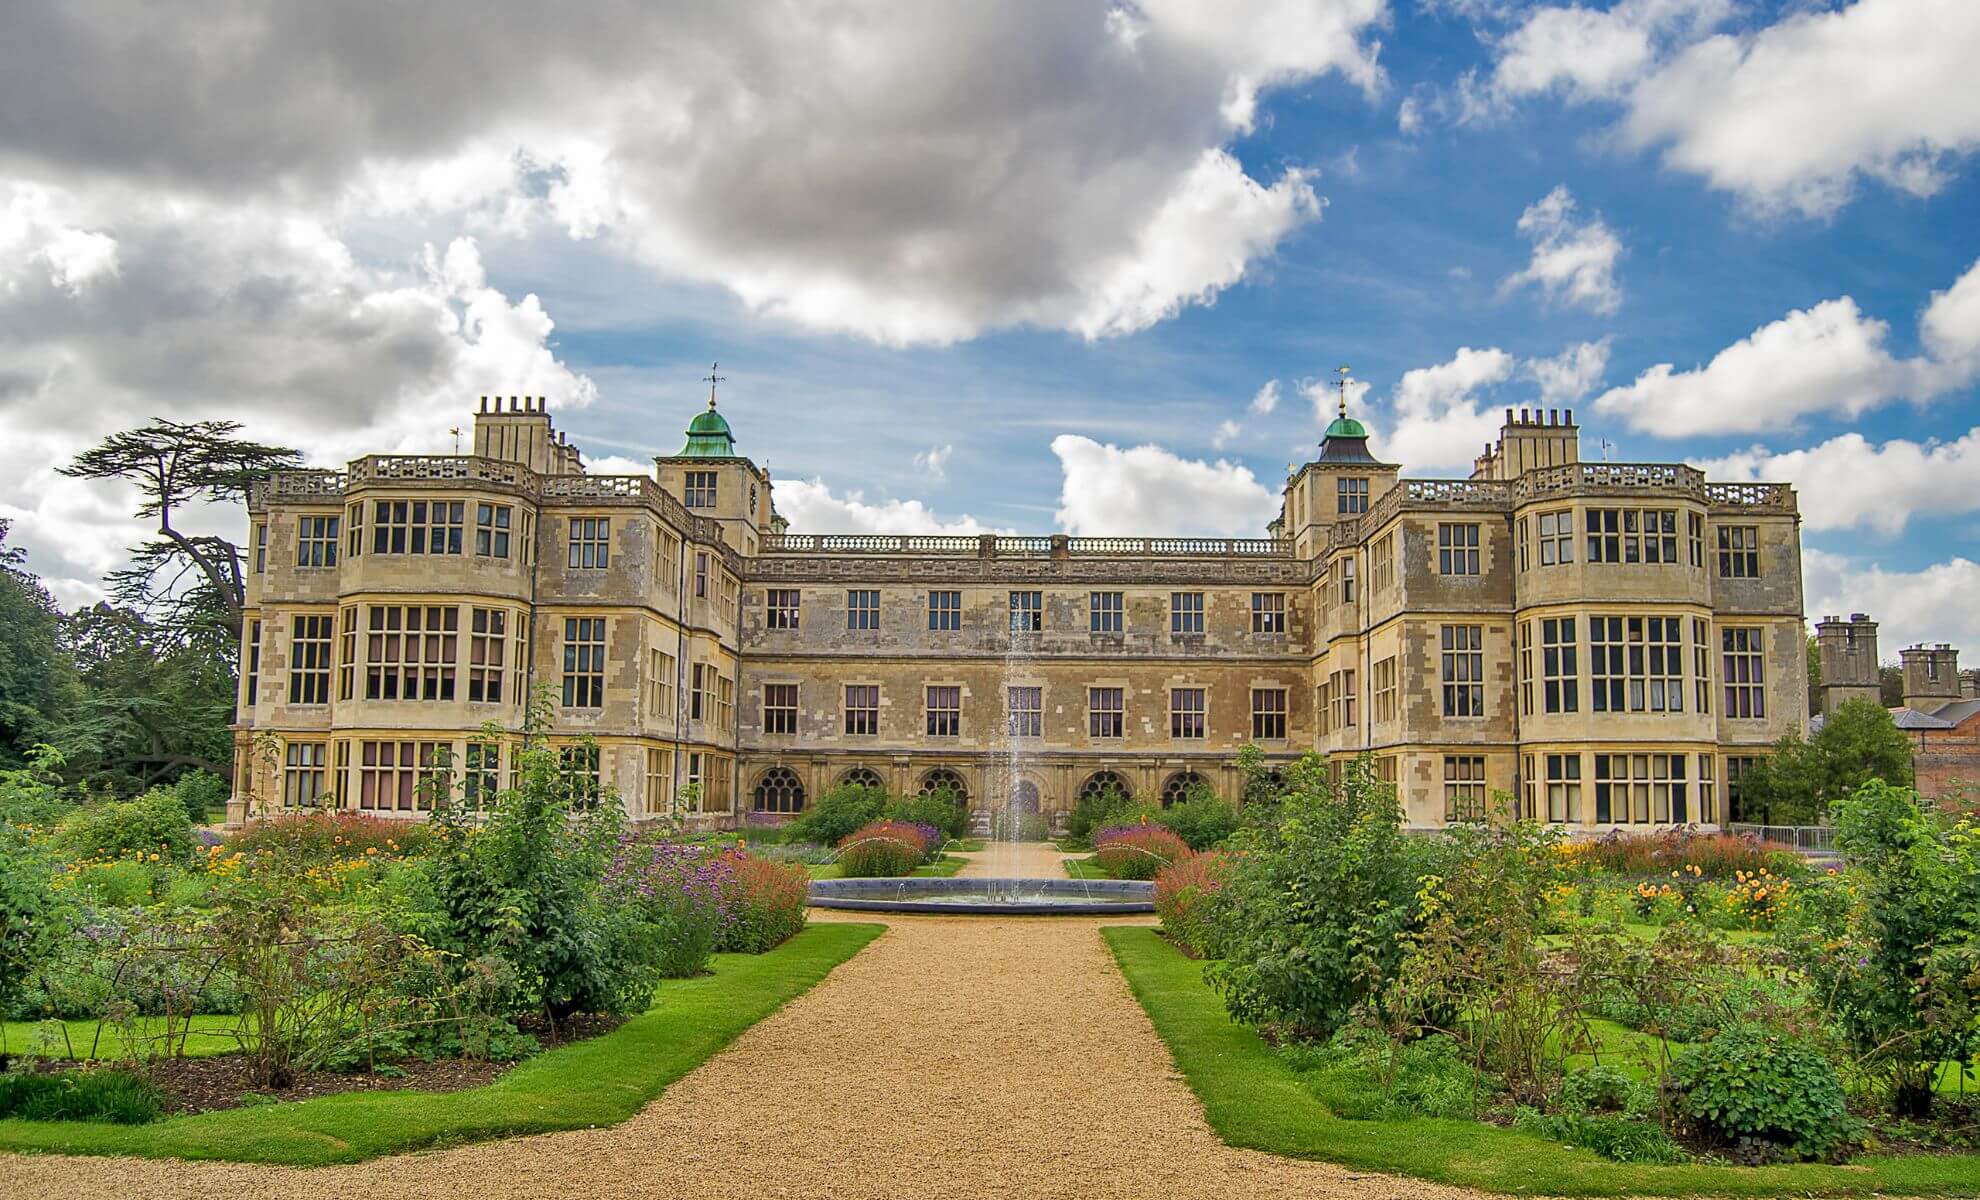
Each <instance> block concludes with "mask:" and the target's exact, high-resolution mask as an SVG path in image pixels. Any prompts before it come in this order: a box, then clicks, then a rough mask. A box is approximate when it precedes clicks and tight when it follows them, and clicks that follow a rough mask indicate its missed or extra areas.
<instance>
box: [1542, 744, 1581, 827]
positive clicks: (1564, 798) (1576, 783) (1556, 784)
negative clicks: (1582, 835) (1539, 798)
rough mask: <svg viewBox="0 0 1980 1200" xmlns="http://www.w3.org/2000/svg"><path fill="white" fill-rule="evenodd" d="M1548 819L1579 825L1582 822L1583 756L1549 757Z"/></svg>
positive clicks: (1563, 755) (1562, 755)
mask: <svg viewBox="0 0 1980 1200" xmlns="http://www.w3.org/2000/svg"><path fill="white" fill-rule="evenodd" d="M1547 819H1548V820H1549V821H1554V822H1573V823H1579V822H1580V820H1581V756H1580V755H1579V754H1549V755H1548V756H1547Z"/></svg>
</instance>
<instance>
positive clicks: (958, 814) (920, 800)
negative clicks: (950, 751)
mask: <svg viewBox="0 0 1980 1200" xmlns="http://www.w3.org/2000/svg"><path fill="white" fill-rule="evenodd" d="M885 816H886V818H887V819H888V820H889V821H902V822H905V823H907V824H909V825H932V826H934V827H935V828H936V829H938V830H940V831H941V834H942V838H943V840H944V842H945V843H946V842H947V841H948V840H949V839H954V840H956V841H961V840H962V839H963V838H965V837H967V836H968V835H969V806H968V805H966V804H964V803H963V802H962V798H961V797H959V796H957V795H956V794H955V793H954V792H952V791H950V790H949V789H947V788H937V789H936V790H934V791H932V792H929V793H927V794H926V795H914V796H902V797H899V798H898V799H895V800H891V801H889V802H888V804H887V807H886V809H885Z"/></svg>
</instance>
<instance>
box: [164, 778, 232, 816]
mask: <svg viewBox="0 0 1980 1200" xmlns="http://www.w3.org/2000/svg"><path fill="white" fill-rule="evenodd" d="M172 791H173V793H174V794H176V795H177V796H178V797H179V803H180V804H183V805H184V806H185V809H186V818H187V819H188V820H190V821H191V822H192V823H193V824H195V825H204V824H206V823H207V822H209V821H211V820H213V818H214V814H215V813H216V812H217V813H220V814H222V815H224V814H225V812H226V808H227V781H226V780H224V779H222V778H220V777H219V776H218V775H215V774H214V773H213V772H211V771H187V772H186V773H185V774H184V775H181V776H179V782H177V783H175V784H173V785H172Z"/></svg>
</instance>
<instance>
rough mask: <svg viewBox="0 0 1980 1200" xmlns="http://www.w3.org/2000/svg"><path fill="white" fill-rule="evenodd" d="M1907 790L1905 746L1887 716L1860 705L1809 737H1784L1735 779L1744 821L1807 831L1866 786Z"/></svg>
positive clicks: (1907, 744)
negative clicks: (1802, 827) (1875, 784)
mask: <svg viewBox="0 0 1980 1200" xmlns="http://www.w3.org/2000/svg"><path fill="white" fill-rule="evenodd" d="M1873 779H1874V780H1880V781H1882V782H1884V783H1887V784H1890V785H1891V786H1893V787H1910V786H1911V743H1910V742H1908V741H1906V740H1905V736H1904V733H1903V731H1901V730H1900V729H1898V727H1897V725H1896V724H1895V723H1894V722H1893V721H1892V720H1891V714H1890V713H1889V712H1887V711H1885V710H1884V709H1883V708H1881V707H1880V706H1878V705H1877V704H1875V703H1873V702H1871V701H1869V700H1864V699H1858V700H1851V701H1849V702H1848V703H1847V704H1844V705H1842V706H1841V707H1839V708H1837V709H1836V711H1835V712H1833V713H1830V714H1829V717H1828V720H1826V721H1824V722H1823V723H1822V728H1821V729H1819V730H1817V731H1816V733H1815V736H1813V737H1811V738H1809V739H1807V740H1806V741H1803V740H1802V739H1801V738H1800V737H1799V736H1798V735H1795V734H1789V735H1788V736H1787V737H1785V738H1782V739H1781V740H1780V742H1778V743H1777V744H1776V745H1775V747H1774V752H1773V753H1772V754H1771V755H1769V756H1767V757H1765V758H1762V759H1761V760H1760V761H1759V762H1758V763H1757V764H1755V766H1754V769H1753V770H1752V771H1751V772H1750V773H1748V774H1747V775H1745V776H1743V777H1742V778H1741V779H1740V803H1741V805H1742V808H1743V811H1744V812H1745V813H1746V814H1748V815H1749V819H1759V820H1763V821H1766V822H1768V823H1771V824H1776V825H1810V824H1815V823H1816V822H1818V821H1820V820H1822V819H1823V818H1824V817H1825V816H1827V815H1830V814H1831V811H1832V809H1833V808H1834V806H1835V805H1836V804H1837V803H1838V802H1839V801H1841V800H1842V799H1843V798H1844V797H1846V796H1848V795H1850V794H1851V793H1853V792H1855V791H1856V790H1857V789H1858V788H1860V787H1862V786H1863V785H1864V784H1866V783H1868V782H1870V781H1871V780H1873Z"/></svg>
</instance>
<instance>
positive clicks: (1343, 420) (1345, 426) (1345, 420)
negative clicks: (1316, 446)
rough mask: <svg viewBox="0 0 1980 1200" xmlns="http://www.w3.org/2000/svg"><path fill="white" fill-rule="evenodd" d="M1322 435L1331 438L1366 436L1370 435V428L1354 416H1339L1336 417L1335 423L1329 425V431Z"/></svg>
mask: <svg viewBox="0 0 1980 1200" xmlns="http://www.w3.org/2000/svg"><path fill="white" fill-rule="evenodd" d="M1321 436H1323V437H1330V438H1365V437H1367V436H1368V429H1367V427H1366V426H1364V425H1363V424H1362V423H1361V422H1359V421H1357V420H1355V419H1354V418H1353V417H1349V416H1339V417H1335V418H1334V423H1333V424H1331V425H1329V426H1327V432H1326V433H1325V434H1323V435H1321Z"/></svg>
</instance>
